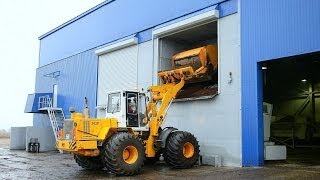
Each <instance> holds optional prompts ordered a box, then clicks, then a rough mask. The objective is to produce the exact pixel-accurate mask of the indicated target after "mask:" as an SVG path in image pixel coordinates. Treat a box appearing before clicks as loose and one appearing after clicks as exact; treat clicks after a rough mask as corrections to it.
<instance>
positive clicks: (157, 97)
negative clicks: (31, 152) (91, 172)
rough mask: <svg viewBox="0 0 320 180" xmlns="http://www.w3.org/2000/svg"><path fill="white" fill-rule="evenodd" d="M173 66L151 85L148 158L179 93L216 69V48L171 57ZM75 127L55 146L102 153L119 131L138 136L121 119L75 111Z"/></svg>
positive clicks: (69, 150) (73, 119)
mask: <svg viewBox="0 0 320 180" xmlns="http://www.w3.org/2000/svg"><path fill="white" fill-rule="evenodd" d="M172 62H173V63H172V64H173V69H172V70H169V71H162V72H159V73H158V76H159V78H160V79H161V81H162V83H163V84H162V85H158V86H151V87H150V88H149V89H148V91H149V92H150V100H149V102H148V103H147V107H146V112H145V114H146V117H145V118H144V120H143V121H145V122H146V124H147V125H148V127H149V132H148V136H147V138H145V139H143V141H144V146H145V154H146V156H147V157H155V156H156V152H157V149H156V146H157V144H156V143H157V137H158V136H159V134H158V130H159V128H160V127H161V125H162V124H163V122H164V120H165V119H166V113H167V110H168V108H169V106H170V104H171V102H172V100H173V99H175V98H176V95H177V93H178V92H179V91H180V90H181V89H182V88H183V87H184V85H185V83H186V82H187V81H190V80H193V79H197V78H201V77H202V76H203V75H204V74H206V73H207V72H208V69H209V68H208V66H209V65H212V67H213V69H214V70H215V69H217V64H218V61H217V47H216V46H214V45H208V46H204V47H200V48H196V49H192V50H189V51H185V52H182V53H179V54H176V55H174V56H173V58H172ZM71 122H72V123H73V126H72V127H71V128H70V129H73V132H72V133H70V132H69V134H72V137H70V135H67V134H66V133H67V132H66V131H67V130H65V129H64V132H63V133H61V138H60V140H58V141H57V143H56V147H57V149H59V150H63V151H68V152H71V153H74V154H80V155H84V156H99V154H100V151H101V147H102V145H103V143H104V142H105V141H107V139H108V138H109V137H110V136H112V135H113V134H114V133H117V132H119V131H127V132H129V133H131V134H136V135H138V134H139V133H141V132H134V131H133V129H131V128H119V127H118V120H117V119H114V118H106V119H90V118H88V116H87V115H85V116H83V115H82V114H80V113H72V115H71Z"/></svg>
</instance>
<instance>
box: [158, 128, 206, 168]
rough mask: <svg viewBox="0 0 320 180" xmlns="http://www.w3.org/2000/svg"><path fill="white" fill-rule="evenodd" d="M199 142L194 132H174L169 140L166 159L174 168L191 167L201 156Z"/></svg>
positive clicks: (165, 153) (165, 151)
mask: <svg viewBox="0 0 320 180" xmlns="http://www.w3.org/2000/svg"><path fill="white" fill-rule="evenodd" d="M199 152H200V150H199V144H198V141H197V139H196V138H195V137H194V135H193V134H191V133H189V132H185V131H175V132H173V133H172V134H171V135H170V136H169V137H168V140H167V143H166V148H165V150H164V154H163V156H164V160H165V161H166V162H167V164H169V165H170V166H172V167H174V168H181V169H182V168H190V167H192V166H193V165H194V164H195V163H196V162H197V160H198V158H199Z"/></svg>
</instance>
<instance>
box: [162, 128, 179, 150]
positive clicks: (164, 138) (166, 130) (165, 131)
mask: <svg viewBox="0 0 320 180" xmlns="http://www.w3.org/2000/svg"><path fill="white" fill-rule="evenodd" d="M177 130H178V129H177V128H174V127H166V128H164V129H163V130H162V131H161V133H160V135H159V137H158V140H157V141H158V142H159V144H160V147H161V148H165V147H166V143H167V138H168V137H169V135H170V134H171V133H172V132H175V131H177Z"/></svg>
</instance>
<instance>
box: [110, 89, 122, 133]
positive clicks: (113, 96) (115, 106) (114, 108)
mask: <svg viewBox="0 0 320 180" xmlns="http://www.w3.org/2000/svg"><path fill="white" fill-rule="evenodd" d="M121 106H122V102H121V92H115V93H110V94H108V100H107V114H106V116H107V117H108V118H116V119H117V120H118V126H119V127H125V123H123V119H124V118H123V117H122V114H123V113H122V111H123V110H122V108H121Z"/></svg>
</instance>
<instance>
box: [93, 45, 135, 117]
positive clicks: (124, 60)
mask: <svg viewBox="0 0 320 180" xmlns="http://www.w3.org/2000/svg"><path fill="white" fill-rule="evenodd" d="M137 57H138V46H137V45H134V46H130V47H126V48H123V49H120V50H117V51H113V52H109V53H106V54H103V55H100V56H99V67H98V94H97V105H98V106H105V104H106V102H107V92H111V91H117V90H123V89H129V90H130V89H136V88H137V79H138V75H137ZM97 117H98V118H102V117H105V110H103V109H98V111H97Z"/></svg>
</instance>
